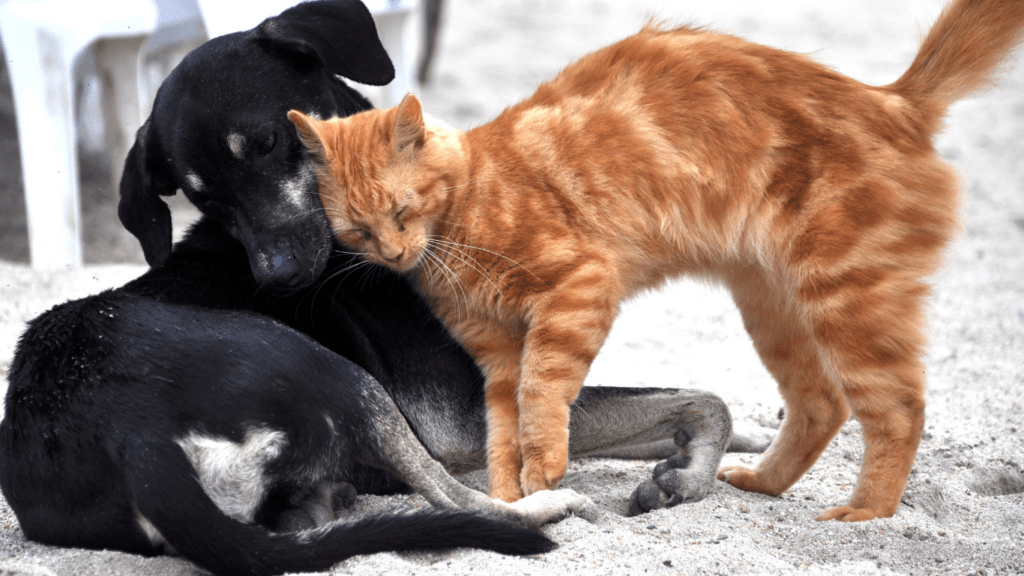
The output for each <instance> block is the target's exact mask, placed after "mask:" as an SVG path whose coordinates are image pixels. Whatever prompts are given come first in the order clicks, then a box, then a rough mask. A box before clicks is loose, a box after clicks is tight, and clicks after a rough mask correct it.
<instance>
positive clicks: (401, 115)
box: [393, 94, 427, 154]
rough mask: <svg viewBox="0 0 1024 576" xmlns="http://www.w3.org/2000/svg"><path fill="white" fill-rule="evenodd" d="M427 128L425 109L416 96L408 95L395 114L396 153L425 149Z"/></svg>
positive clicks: (394, 135)
mask: <svg viewBox="0 0 1024 576" xmlns="http://www.w3.org/2000/svg"><path fill="white" fill-rule="evenodd" d="M426 131H427V128H426V126H425V125H424V123H423V107H422V106H420V100H419V98H417V97H416V96H415V95H414V94H406V96H405V98H402V102H401V103H400V104H399V105H398V109H397V110H396V112H395V127H394V131H393V138H394V139H393V142H394V145H395V152H396V153H398V154H401V153H402V152H404V151H406V150H412V151H416V150H419V149H420V148H422V147H423V142H424V140H425V139H426Z"/></svg>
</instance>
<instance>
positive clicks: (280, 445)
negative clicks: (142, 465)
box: [177, 428, 288, 522]
mask: <svg viewBox="0 0 1024 576" xmlns="http://www.w3.org/2000/svg"><path fill="white" fill-rule="evenodd" d="M177 443H178V445H179V446H181V449H182V450H184V451H185V455H186V456H187V457H188V459H189V461H190V462H191V463H192V467H193V468H195V470H196V473H197V474H198V476H199V483H200V484H201V485H202V487H203V491H204V492H206V494H207V495H208V496H209V497H210V499H211V500H213V502H214V504H216V505H217V508H220V510H221V511H222V512H224V514H226V515H228V516H230V517H232V518H234V519H236V520H239V521H241V522H251V521H252V520H253V517H254V516H255V514H256V510H257V509H258V508H259V506H260V505H261V504H262V503H263V501H264V500H265V499H266V494H267V491H268V490H269V489H270V485H269V482H268V478H267V477H266V475H265V474H264V470H266V467H267V465H268V464H270V463H271V462H273V461H274V460H275V459H276V458H277V457H279V456H280V455H281V454H282V452H283V451H284V449H285V447H286V446H287V445H288V438H287V436H286V435H285V434H284V432H280V431H277V430H268V429H259V428H257V429H252V430H249V432H248V433H247V434H246V435H245V440H244V441H243V442H241V443H237V442H232V441H230V440H227V439H225V438H216V437H211V436H206V435H203V434H200V433H198V432H190V433H189V434H188V435H187V436H185V437H184V438H181V439H179V440H177Z"/></svg>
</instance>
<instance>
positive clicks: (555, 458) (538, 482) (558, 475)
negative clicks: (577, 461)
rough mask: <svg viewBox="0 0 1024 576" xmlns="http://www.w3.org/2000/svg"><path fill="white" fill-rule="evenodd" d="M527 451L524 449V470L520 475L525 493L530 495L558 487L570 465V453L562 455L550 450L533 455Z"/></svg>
mask: <svg viewBox="0 0 1024 576" xmlns="http://www.w3.org/2000/svg"><path fill="white" fill-rule="evenodd" d="M525 452H526V451H525V450H524V457H523V471H522V473H521V474H520V476H519V479H520V480H519V481H520V486H521V487H522V489H523V494H524V495H526V496H529V495H530V494H533V493H534V492H540V491H541V490H554V489H555V488H558V483H559V482H561V481H562V478H563V477H564V476H565V471H566V469H567V468H568V467H569V458H568V454H566V455H565V456H562V454H560V453H556V452H555V451H550V452H548V453H540V454H537V455H535V456H533V457H531V455H527V454H525Z"/></svg>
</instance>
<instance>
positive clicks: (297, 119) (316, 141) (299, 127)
mask: <svg viewBox="0 0 1024 576" xmlns="http://www.w3.org/2000/svg"><path fill="white" fill-rule="evenodd" d="M288 120H290V121H291V123H292V124H294V125H295V130H296V131H297V132H298V133H299V139H300V140H302V143H303V144H305V145H306V148H309V150H310V152H312V153H313V154H314V155H315V156H316V157H317V158H319V159H321V160H323V159H324V158H326V157H327V151H326V148H325V144H324V141H323V138H322V137H321V135H320V125H321V124H323V121H322V120H317V119H316V118H310V117H309V116H306V115H305V114H303V113H302V112H299V111H298V110H290V111H289V112H288Z"/></svg>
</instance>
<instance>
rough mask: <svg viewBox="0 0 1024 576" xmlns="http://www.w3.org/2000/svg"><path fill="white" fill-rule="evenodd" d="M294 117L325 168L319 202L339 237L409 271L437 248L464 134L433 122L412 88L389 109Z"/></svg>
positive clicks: (321, 170)
mask: <svg viewBox="0 0 1024 576" xmlns="http://www.w3.org/2000/svg"><path fill="white" fill-rule="evenodd" d="M288 119H289V120H291V121H292V123H293V124H295V127H296V129H297V130H298V133H299V137H300V138H301V139H302V142H303V143H304V144H305V145H306V147H307V148H308V149H309V150H310V152H311V153H312V155H313V157H314V158H315V159H316V162H317V165H318V166H319V171H318V177H319V186H320V200H321V202H322V203H323V206H324V211H325V212H326V214H327V219H328V220H329V221H330V223H331V228H332V230H333V231H334V234H335V235H336V236H337V237H338V240H339V241H340V242H341V243H342V244H344V245H345V246H346V247H348V248H352V249H354V250H357V251H359V252H361V253H362V254H364V255H365V257H366V259H367V260H369V261H371V262H374V263H377V264H381V265H383V266H386V267H388V268H391V269H392V270H395V271H397V272H408V271H409V270H412V269H413V268H415V267H416V266H417V265H418V264H419V263H420V262H421V261H422V260H423V258H424V257H425V255H426V253H427V252H428V251H429V249H430V245H431V235H432V234H433V233H434V231H435V228H436V226H437V223H438V219H439V218H440V217H441V215H442V214H443V212H444V210H445V209H446V208H447V198H448V193H449V187H450V179H449V178H448V177H447V176H446V174H448V173H450V170H449V169H448V168H449V167H451V166H454V165H456V164H457V163H458V162H459V161H460V157H461V145H460V143H459V142H460V139H459V132H458V131H456V130H454V129H451V128H447V127H442V126H435V125H429V126H428V125H427V124H426V123H425V121H424V119H423V109H422V107H421V106H420V102H419V100H418V99H417V98H416V97H415V96H413V95H412V94H410V95H408V96H406V97H405V98H404V99H403V100H402V102H401V104H399V105H398V106H395V107H394V108H391V109H389V110H370V111H367V112H364V113H360V114H356V115H354V116H349V117H347V118H331V119H329V120H319V119H317V118H312V117H310V116H306V115H305V114H303V113H302V112H299V111H297V110H292V111H291V112H289V113H288Z"/></svg>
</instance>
